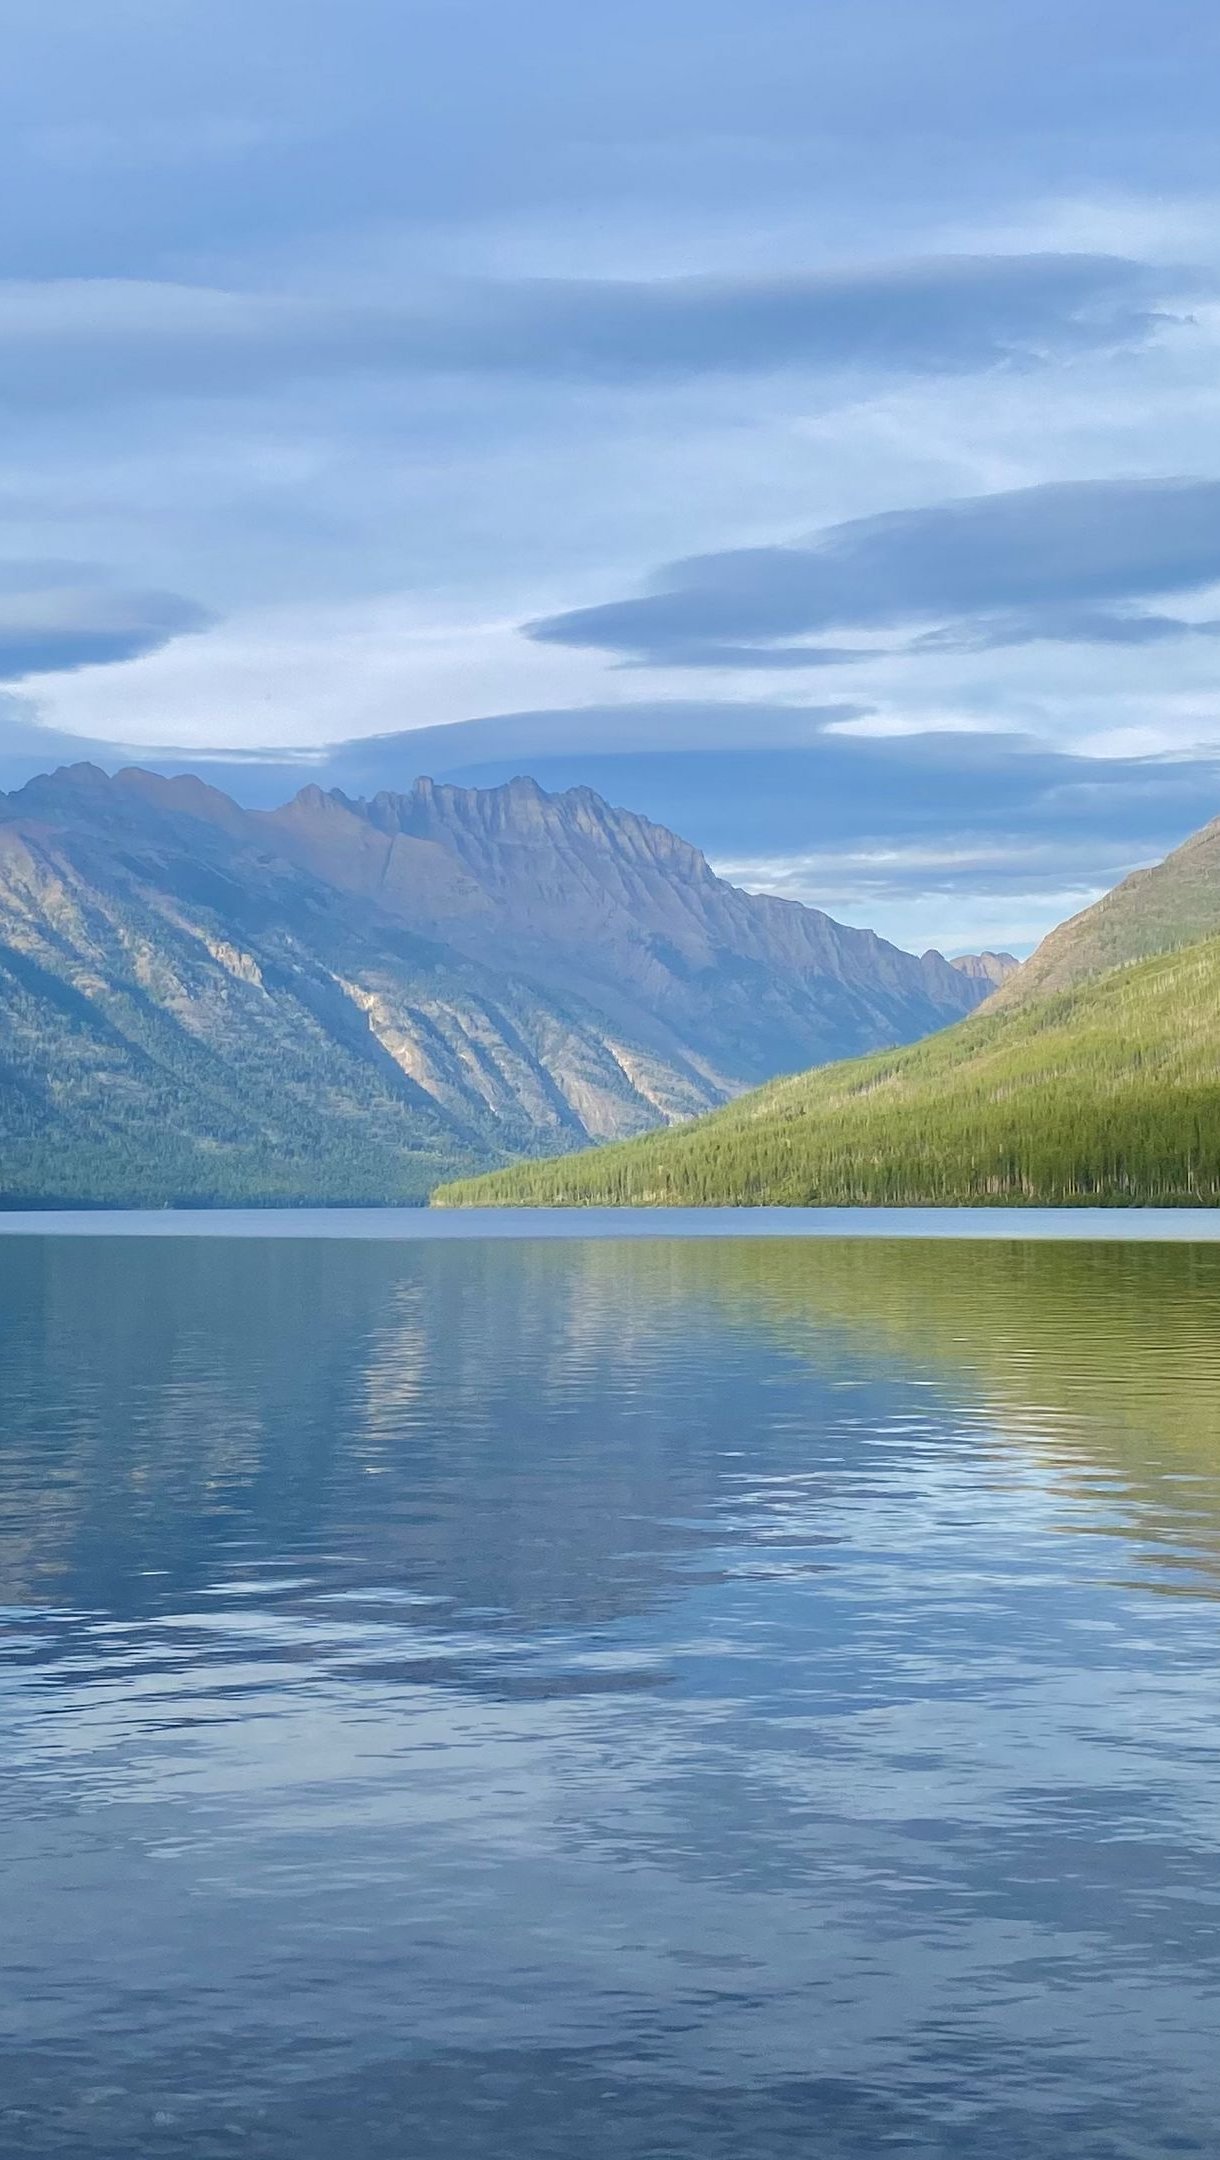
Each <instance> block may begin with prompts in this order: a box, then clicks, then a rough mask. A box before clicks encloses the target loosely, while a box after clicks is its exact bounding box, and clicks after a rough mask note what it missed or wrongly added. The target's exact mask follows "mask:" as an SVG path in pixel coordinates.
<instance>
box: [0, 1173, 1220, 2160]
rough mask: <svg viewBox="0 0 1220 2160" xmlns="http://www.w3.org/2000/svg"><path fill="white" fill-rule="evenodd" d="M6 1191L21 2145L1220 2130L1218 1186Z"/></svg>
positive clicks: (37, 2152)
mask: <svg viewBox="0 0 1220 2160" xmlns="http://www.w3.org/2000/svg"><path fill="white" fill-rule="evenodd" d="M1064 1221H1065V1218H1063V1217H1058V1218H1056V1222H1057V1223H1058V1224H1059V1225H1060V1226H1062V1225H1063V1224H1064ZM463 1222H464V1227H461V1228H459V1227H457V1226H458V1225H459V1224H463ZM445 1223H448V1225H449V1227H447V1228H438V1227H437V1225H438V1224H445ZM621 1226H622V1225H621V1224H620V1227H621ZM6 1227H10V1228H17V1229H22V1230H24V1232H25V1234H22V1235H13V1236H0V1728H2V1731H0V1781H2V1791H0V1800H2V1806H3V1821H4V1837H3V1848H2V1849H3V1859H2V1862H0V1866H2V1869H3V1900H2V1907H0V1942H2V1945H3V1977H2V1978H0V2154H2V2155H3V2160H10V2156H12V2160H16V2156H17V2155H21V2156H22V2160H27V2156H36V2160H42V2156H50V2155H54V2156H55V2160H171V2156H172V2160H186V2156H188V2155H189V2156H190V2160H212V2156H213V2155H225V2154H234V2153H237V2154H240V2153H251V2154H255V2155H258V2156H259V2160H335V2156H336V2155H337V2156H340V2160H390V2156H394V2160H400V2156H401V2160H788V2156H802V2160H803V2156H806V2155H808V2156H810V2160H873V2156H876V2155H884V2154H888V2153H890V2152H894V2153H897V2154H914V2155H928V2156H931V2155H936V2156H941V2155H947V2156H952V2160H983V2156H987V2160H995V2156H1001V2160H1034V2156H1038V2160H1046V2156H1048V2155H1059V2154H1064V2155H1071V2156H1072V2160H1135V2156H1150V2155H1162V2154H1164V2155H1170V2154H1174V2155H1180V2154H1206V2155H1216V2154H1217V2153H1220V2133H1218V2131H1217V2122H1218V2120H1220V2048H1218V2047H1217V2029H1218V2024H1220V1928H1218V1924H1217V1923H1218V1919H1220V1909H1218V1908H1220V1245H1217V1244H1215V1243H1209V1242H1207V1241H1206V1240H1207V1238H1209V1237H1212V1236H1214V1234H1215V1224H1214V1218H1207V1219H1203V1220H1200V1219H1197V1218H1191V1217H1190V1216H1183V1215H1178V1216H1177V1217H1176V1218H1175V1219H1174V1223H1173V1224H1171V1225H1166V1226H1164V1229H1163V1230H1162V1231H1161V1232H1160V1233H1157V1232H1156V1226H1155V1225H1153V1224H1151V1223H1148V1224H1145V1225H1143V1226H1141V1225H1140V1224H1139V1223H1138V1222H1135V1221H1133V1220H1132V1218H1130V1217H1127V1218H1125V1219H1124V1218H1123V1217H1122V1216H1121V1215H1110V1216H1109V1217H1107V1219H1106V1222H1105V1223H1104V1225H1101V1226H1099V1227H1100V1229H1101V1231H1102V1235H1101V1236H1097V1237H1095V1236H1094V1235H1093V1234H1092V1233H1093V1228H1094V1222H1093V1219H1092V1218H1090V1219H1089V1221H1088V1222H1087V1223H1086V1222H1085V1221H1083V1220H1082V1219H1081V1218H1075V1222H1074V1228H1071V1229H1064V1228H1062V1227H1061V1228H1060V1229H1059V1230H1058V1231H1056V1232H1055V1233H1054V1235H1053V1236H1052V1237H1051V1238H1050V1239H1039V1238H1037V1237H1027V1236H1025V1235H1021V1236H1019V1237H1018V1236H1014V1234H1013V1228H1014V1226H1013V1219H1012V1218H1011V1217H1008V1218H1002V1217H995V1216H993V1217H990V1218H989V1219H988V1222H987V1224H986V1226H985V1228H984V1230H983V1234H982V1235H980V1236H977V1237H962V1236H953V1235H944V1234H937V1235H930V1234H925V1235H915V1236H910V1235H908V1236H906V1237H898V1236H895V1235H892V1234H891V1235H874V1236H869V1237H860V1236H845V1235H842V1234H834V1233H835V1232H836V1231H838V1232H842V1230H843V1229H844V1228H847V1227H851V1226H849V1225H843V1224H841V1223H840V1224H834V1223H829V1224H827V1223H825V1222H823V1223H822V1224H821V1225H820V1234H814V1235H809V1236H793V1235H785V1234H783V1232H784V1230H785V1224H784V1223H783V1222H780V1223H771V1224H765V1223H761V1222H758V1221H756V1222H754V1223H752V1224H750V1223H744V1224H742V1225H741V1227H743V1228H745V1229H747V1230H748V1231H750V1233H751V1234H749V1235H746V1236H738V1237H733V1238H726V1237H724V1236H723V1235H721V1236H711V1235H697V1236H680V1235H676V1234H674V1233H675V1231H676V1230H677V1229H678V1228H680V1227H682V1226H681V1225H675V1224H673V1223H666V1222H664V1221H660V1222H658V1221H656V1220H654V1221H653V1222H652V1223H651V1224H649V1225H643V1226H641V1225H639V1224H637V1223H635V1222H634V1221H633V1222H632V1224H630V1225H627V1226H625V1227H628V1228H630V1229H631V1230H632V1231H633V1232H634V1233H635V1234H633V1235H631V1236H627V1237H623V1236H614V1237H605V1236H597V1235H594V1234H592V1233H593V1232H594V1231H595V1230H597V1229H598V1228H604V1227H605V1225H601V1224H595V1223H591V1222H588V1221H584V1222H582V1221H581V1219H580V1218H573V1217H570V1216H569V1217H564V1218H562V1219H561V1224H560V1221H559V1220H558V1219H556V1218H550V1219H549V1225H548V1226H547V1227H549V1228H550V1230H551V1233H552V1234H550V1235H548V1236H545V1237H532V1236H527V1235H524V1234H522V1233H523V1232H524V1231H525V1230H527V1229H529V1227H530V1225H528V1224H523V1223H521V1222H518V1223H517V1224H516V1226H515V1230H514V1228H513V1226H511V1225H505V1224H500V1225H499V1226H498V1228H497V1226H494V1225H493V1226H488V1225H487V1224H486V1223H480V1222H478V1221H475V1222H473V1223H472V1222H471V1220H470V1219H469V1218H465V1219H463V1218H460V1217H450V1218H444V1217H436V1218H426V1219H425V1218H417V1219H416V1222H415V1224H414V1225H411V1224H406V1225H404V1224H402V1223H401V1221H400V1222H399V1224H398V1229H397V1232H395V1231H394V1229H393V1227H392V1226H391V1225H389V1224H388V1223H385V1222H383V1223H382V1224H381V1225H380V1226H379V1234H376V1235H372V1236H368V1235H355V1234H352V1233H353V1232H354V1231H356V1230H358V1229H360V1228H361V1225H360V1224H358V1223H353V1222H352V1221H350V1220H348V1221H344V1220H342V1219H340V1218H330V1219H329V1220H327V1221H325V1222H323V1223H321V1224H319V1223H317V1222H315V1221H313V1220H312V1219H311V1220H310V1221H308V1222H306V1221H302V1220H301V1219H299V1218H298V1219H297V1220H295V1221H293V1220H292V1219H288V1220H287V1221H286V1220H285V1219H284V1218H278V1219H277V1221H276V1222H275V1223H273V1224H272V1223H268V1224H265V1225H264V1226H263V1229H264V1230H265V1231H272V1232H274V1233H275V1234H270V1235H268V1234H257V1235H250V1234H241V1233H243V1232H244V1233H249V1231H250V1230H251V1229H252V1228H255V1229H257V1228H258V1226H257V1225H251V1224H250V1223H249V1222H245V1223H241V1222H238V1223H234V1222H232V1221H228V1220H226V1219H223V1218H211V1219H208V1220H206V1221H205V1222H204V1223H202V1224H195V1225H191V1226H186V1225H183V1224H182V1223H181V1222H180V1221H178V1220H176V1219H175V1218H173V1217H158V1218H156V1219H155V1220H154V1222H153V1224H152V1226H151V1227H152V1228H153V1229H154V1230H155V1231H156V1232H158V1233H159V1234H157V1235H155V1236H148V1235H135V1234H127V1235H115V1234H114V1231H115V1229H116V1227H120V1228H124V1227H125V1228H126V1230H127V1231H128V1232H132V1231H135V1230H139V1229H140V1228H145V1229H147V1228H148V1227H149V1226H148V1225H147V1224H145V1225H139V1224H134V1223H128V1224H127V1225H125V1226H122V1225H119V1226H116V1225H115V1224H113V1223H111V1222H109V1221H108V1220H107V1219H106V1218H101V1217H95V1218H89V1219H87V1220H86V1221H85V1222H84V1223H79V1222H77V1223H72V1222H66V1221H65V1220H64V1219H62V1218H61V1219H58V1220H54V1219H52V1220H48V1219H47V1218H41V1219H35V1220H34V1221H33V1222H31V1221H30V1220H29V1219H28V1218H27V1219H25V1220H24V1222H23V1223H20V1224H13V1223H11V1222H10V1223H9V1224H8V1225H7V1226H6ZM186 1227H192V1228H203V1229H204V1230H205V1231H206V1233H207V1234H205V1235H200V1236H196V1235H192V1236H186V1235H182V1234H181V1232H182V1230H183V1229H184V1228H186ZM364 1227H366V1228H367V1227H368V1226H367V1225H365V1226H364ZM489 1227H490V1228H491V1229H492V1230H494V1231H495V1232H496V1234H491V1235H489V1234H487V1231H488V1229H489ZM696 1227H700V1226H698V1225H697V1226H696ZM702 1227H703V1228H704V1229H706V1228H707V1225H706V1223H704V1224H703V1225H702ZM720 1227H721V1228H722V1229H723V1227H724V1226H723V1225H721V1226H720ZM787 1227H788V1228H789V1229H791V1228H794V1227H800V1226H799V1225H793V1224H791V1223H789V1224H788V1226H787ZM804 1227H806V1228H810V1227H812V1226H810V1225H805V1226H804ZM887 1227H888V1228H889V1229H890V1230H891V1231H892V1230H893V1229H894V1228H895V1227H902V1226H894V1225H889V1226H887V1225H886V1224H884V1223H874V1224H873V1225H872V1228H873V1229H874V1230H877V1229H880V1230H885V1229H886V1228H887ZM906 1227H907V1228H908V1229H915V1230H916V1231H918V1230H920V1229H921V1227H922V1229H923V1230H924V1231H931V1230H934V1229H937V1228H938V1226H937V1225H930V1224H927V1223H925V1224H923V1225H922V1226H921V1225H920V1223H919V1222H918V1221H915V1220H914V1219H913V1218H911V1219H908V1223H907V1225H906ZM950 1227H951V1226H949V1225H946V1224H943V1223H942V1224H940V1225H939V1230H940V1231H942V1232H943V1231H945V1230H947V1229H948V1228H950ZM958 1227H959V1229H961V1228H963V1227H967V1228H968V1227H970V1226H963V1225H959V1226H958ZM1030 1227H1032V1228H1036V1227H1037V1225H1036V1224H1031V1225H1030ZM1141 1227H1144V1228H1146V1229H1148V1230H1150V1231H1151V1232H1152V1233H1153V1234H1152V1235H1151V1236H1146V1237H1137V1236H1133V1234H1132V1233H1133V1231H1137V1230H1139V1229H1140V1228H1141ZM318 1229H321V1230H323V1231H325V1232H326V1233H327V1234H325V1235H313V1234H306V1233H307V1232H309V1231H313V1230H318ZM73 1230H75V1231H82V1230H83V1231H85V1232H87V1233H88V1234H83V1235H82V1234H64V1233H65V1232H66V1231H73ZM1192 1231H1193V1235H1192ZM1158 1235H1159V1236H1161V1237H1163V1238H1167V1239H1168V1241H1167V1242H1158V1241H1157V1237H1158Z"/></svg>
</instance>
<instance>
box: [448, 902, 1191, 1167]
mask: <svg viewBox="0 0 1220 2160" xmlns="http://www.w3.org/2000/svg"><path fill="white" fill-rule="evenodd" d="M1218 1052H1220V938H1211V939H1207V940H1205V941H1204V942H1203V943H1201V944H1198V945H1194V946H1190V947H1187V948H1186V949H1184V950H1181V951H1177V952H1172V953H1167V954H1162V955H1159V956H1157V957H1155V958H1154V959H1151V960H1146V961H1143V962H1140V963H1138V964H1135V965H1132V966H1131V967H1127V968H1119V969H1117V970H1114V971H1113V972H1111V973H1110V974H1108V975H1105V976H1103V977H1102V978H1101V979H1100V980H1099V981H1096V982H1090V983H1087V984H1084V985H1082V986H1081V987H1080V988H1078V989H1074V990H1070V991H1064V992H1060V993H1059V994H1058V995H1055V996H1051V997H1048V998H1042V999H1037V1000H1035V1001H1033V1002H1032V1003H1030V1004H1028V1005H1025V1006H1018V1007H1010V1008H1005V1007H997V1006H996V1005H994V1004H993V1005H992V1006H990V1007H988V1008H986V1009H985V1010H983V1011H982V1012H979V1013H976V1014H974V1015H973V1016H972V1017H971V1018H970V1019H968V1020H965V1021H962V1022H961V1023H960V1024H959V1025H958V1026H957V1027H954V1028H949V1029H946V1030H945V1032H944V1033H943V1034H941V1035H937V1036H934V1037H932V1038H931V1039H930V1040H929V1041H927V1042H922V1043H917V1044H915V1045H914V1046H913V1047H911V1048H909V1049H905V1050H899V1051H895V1052H890V1053H888V1054H886V1055H883V1056H879V1057H869V1058H859V1059H854V1060H852V1061H851V1062H850V1063H847V1064H843V1065H835V1066H830V1067H828V1068H826V1069H824V1070H822V1071H820V1072H812V1073H803V1074H800V1075H798V1076H797V1077H796V1078H794V1079H787V1080H779V1081H775V1082H773V1083H772V1084H771V1086H769V1087H765V1088H761V1089H759V1090H758V1091H757V1092H756V1093H754V1094H752V1095H748V1096H745V1097H742V1098H740V1099H739V1100H738V1101H736V1102H734V1103H732V1104H730V1105H729V1106H728V1108H727V1109H724V1110H721V1111H718V1112H716V1113H714V1114H713V1115H712V1116H710V1117H706V1118H702V1119H700V1120H699V1121H698V1123H696V1124H694V1125H688V1126H684V1127H682V1128H680V1129H678V1130H676V1131H674V1132H670V1133H666V1134H659V1135H649V1136H648V1137H647V1138H645V1139H643V1140H639V1141H635V1142H632V1143H630V1144H629V1145H626V1146H620V1147H610V1148H604V1149H599V1150H597V1151H596V1152H594V1153H591V1154H587V1155H577V1156H569V1157H566V1158H564V1159H562V1160H560V1161H558V1162H549V1163H535V1164H521V1165H518V1166H517V1167H515V1168H513V1169H511V1170H508V1171H506V1172H503V1173H502V1174H501V1175H499V1176H498V1177H494V1178H488V1179H481V1180H474V1181H470V1182H467V1183H464V1184H459V1185H457V1186H450V1187H448V1188H443V1189H442V1190H441V1191H440V1192H439V1193H438V1194H436V1195H435V1196H434V1199H435V1201H436V1202H437V1203H439V1204H440V1205H444V1206H471V1205H501V1206H504V1205H513V1204H524V1203H530V1204H539V1205H551V1206H580V1205H597V1204H604V1205H609V1206H626V1205H630V1206H660V1205H670V1204H673V1205H681V1204H688V1205H695V1206H713V1205H758V1204H768V1203H769V1204H772V1205H778V1206H816V1205H835V1204H841V1205H849V1206H854V1205H877V1204H881V1205H885V1204H893V1205H903V1206H905V1205H918V1204H921V1203H923V1204H928V1205H945V1204H962V1205H979V1204H982V1205H992V1204H1007V1205H1012V1204H1014V1203H1015V1204H1022V1205H1023V1204H1044V1205H1048V1206H1057V1205H1065V1204H1079V1203H1099V1202H1100V1203H1106V1204H1120V1205H1121V1204H1132V1203H1135V1202H1142V1203H1158V1204H1164V1205H1195V1204H1207V1205H1215V1204H1217V1203H1220V1078H1218V1073H1217V1067H1218V1063H1220V1059H1218Z"/></svg>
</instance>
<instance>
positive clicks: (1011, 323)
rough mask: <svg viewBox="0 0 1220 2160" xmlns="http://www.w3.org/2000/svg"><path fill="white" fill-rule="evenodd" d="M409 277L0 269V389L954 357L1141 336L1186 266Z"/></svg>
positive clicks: (64, 391) (625, 378)
mask: <svg viewBox="0 0 1220 2160" xmlns="http://www.w3.org/2000/svg"><path fill="white" fill-rule="evenodd" d="M416 283H417V289H416V290H415V291H414V292H411V293H408V294H407V295H405V296H400V295H397V294H396V295H395V296H394V297H393V298H390V299H387V298H385V297H384V296H380V297H377V298H375V299H372V300H369V299H350V298H333V297H314V298H309V297H303V296H301V295H299V294H295V295H294V294H276V293H265V292H258V291H243V290H228V289H223V288H217V287H208V286H200V285H186V284H169V283H162V282H155V281H153V280H148V279H134V278H133V279H124V278H76V279H72V278H64V279H49V280H45V281H32V280H27V281H22V282H10V283H7V284H0V392H3V394H4V396H5V397H6V398H8V399H9V400H10V401H17V402H20V403H22V404H26V405H29V406H32V407H38V406H45V405H51V404H57V403H69V404H72V403H83V404H93V403H96V402H98V401H99V400H114V399H124V400H126V399H130V398H138V397H146V396H149V395H156V396H194V397H198V396H206V397H214V396H223V395H231V394H238V393H246V392H250V391H255V390H258V389H263V388H266V387H268V386H270V385H273V384H275V383H280V382H284V381H289V380H298V379H303V378H309V377H318V376H333V375H348V374H352V373H360V372H369V373H374V374H389V375H395V374H402V373H406V374H419V373H421V372H428V373H437V374H449V373H459V374H468V373H476V374H485V375H495V376H506V375H507V376H525V377H529V378H536V379H540V380H555V379H561V380H571V381H582V382H606V383H615V384H629V383H636V382H645V383H657V382H662V383H663V382H665V381H683V380H688V379H691V378H694V377H701V376H714V375H728V376H732V375H740V374H757V373H760V372H768V371H776V370H784V369H794V368H795V369H803V370H813V371H816V372H826V371H838V370H847V369H851V370H852V371H853V372H854V373H856V374H859V373H861V372H863V373H865V374H877V375H883V376H884V375H893V374H908V375H909V374H917V375H918V374H945V373H948V374H951V375H952V374H960V373H963V372H970V371H973V370H977V369H985V368H992V367H995V366H997V365H1020V366H1028V365H1031V364H1035V363H1040V362H1044V361H1046V360H1049V359H1053V358H1063V357H1070V356H1072V355H1074V354H1078V353H1083V352H1090V351H1096V350H1099V349H1102V350H1109V349H1114V348H1116V347H1121V346H1131V345H1134V344H1139V343H1141V342H1143V341H1144V340H1145V339H1146V338H1147V337H1148V336H1149V334H1150V332H1151V331H1152V330H1153V329H1154V327H1155V326H1156V324H1157V323H1158V322H1159V321H1161V320H1163V319H1164V311H1165V309H1166V307H1167V306H1169V305H1172V304H1180V295H1181V293H1182V291H1183V289H1186V290H1187V291H1189V290H1190V289H1192V288H1198V285H1199V279H1198V277H1197V275H1196V274H1194V273H1190V274H1187V273H1183V272H1175V271H1172V270H1165V269H1161V270H1154V269H1152V268H1150V267H1149V266H1148V265H1146V264H1144V263H1140V262H1135V261H1131V260H1129V259H1127V258H1125V257H1121V256H1113V255H1091V254H1023V255H1022V254H1014V255H958V256H939V257H924V258H917V259H912V260H908V261H897V262H890V263H881V264H871V265H864V266H855V267H849V268H845V269H835V270H824V271H818V272H804V273H802V272H800V271H796V270H793V271H789V272H786V273H784V274H782V275H781V274H776V275H773V276H770V277H741V276H737V277H724V276H721V277H678V278H655V279H650V280H614V279H579V278H575V279H573V278H525V279H503V280H498V281H497V280H491V279H482V280H466V281H464V282H457V281H450V282H447V283H433V284H431V285H419V283H418V281H416Z"/></svg>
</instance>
